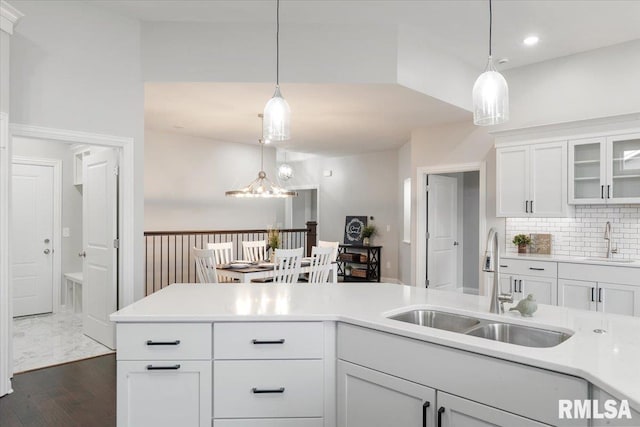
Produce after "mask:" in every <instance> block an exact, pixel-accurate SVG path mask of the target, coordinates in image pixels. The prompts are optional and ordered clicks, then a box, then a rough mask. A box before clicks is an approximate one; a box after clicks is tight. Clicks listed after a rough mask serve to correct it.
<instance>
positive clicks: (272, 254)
mask: <svg viewBox="0 0 640 427" xmlns="http://www.w3.org/2000/svg"><path fill="white" fill-rule="evenodd" d="M275 261H276V250H275V249H273V250H272V251H271V253H270V254H269V262H275Z"/></svg>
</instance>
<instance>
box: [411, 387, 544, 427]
mask: <svg viewBox="0 0 640 427" xmlns="http://www.w3.org/2000/svg"><path fill="white" fill-rule="evenodd" d="M437 403H438V409H437V411H436V413H437V418H438V420H437V423H436V424H433V425H437V426H438V427H495V426H500V427H513V426H518V427H542V426H548V424H542V423H539V422H537V421H533V420H530V419H528V418H524V417H520V416H518V415H514V414H511V413H509V412H506V411H501V410H500V409H496V408H492V407H490V406H487V405H482V404H480V403H477V402H473V401H471V400H467V399H463V398H461V397H457V396H454V395H452V394H448V393H443V392H441V391H439V392H438V393H437ZM416 425H417V424H416Z"/></svg>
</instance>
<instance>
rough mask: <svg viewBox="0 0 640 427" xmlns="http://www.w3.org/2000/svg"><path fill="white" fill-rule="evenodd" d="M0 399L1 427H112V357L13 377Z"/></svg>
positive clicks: (111, 355) (113, 374) (114, 369)
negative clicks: (9, 391)
mask: <svg viewBox="0 0 640 427" xmlns="http://www.w3.org/2000/svg"><path fill="white" fill-rule="evenodd" d="M12 384H13V390H14V391H13V393H12V394H9V395H7V396H4V397H1V398H0V426H2V427H27V426H29V427H35V426H37V427H41V426H51V427H53V426H61V427H62V426H64V427H75V426H78V427H103V426H104V427H107V426H108V427H113V426H115V425H116V358H115V354H108V355H106V356H99V357H95V358H93V359H87V360H81V361H79V362H72V363H68V364H65V365H60V366H54V367H52V368H44V369H39V370H36V371H31V372H25V373H22V374H17V375H16V376H14V377H13V382H12Z"/></svg>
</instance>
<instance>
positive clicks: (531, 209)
mask: <svg viewBox="0 0 640 427" xmlns="http://www.w3.org/2000/svg"><path fill="white" fill-rule="evenodd" d="M529 203H531V207H530V208H529V210H530V211H531V212H529V213H533V200H531V201H530V202H529Z"/></svg>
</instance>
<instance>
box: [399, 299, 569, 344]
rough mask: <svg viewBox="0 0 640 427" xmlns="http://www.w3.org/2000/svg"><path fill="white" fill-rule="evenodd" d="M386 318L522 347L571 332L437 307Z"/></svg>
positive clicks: (557, 340)
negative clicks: (501, 320) (462, 313)
mask: <svg viewBox="0 0 640 427" xmlns="http://www.w3.org/2000/svg"><path fill="white" fill-rule="evenodd" d="M389 319H392V320H399V321H401V322H406V323H412V324H414V325H420V326H426V327H429V328H436V329H442V330H445V331H451V332H457V333H460V334H464V335H469V336H473V337H479V338H485V339H489V340H493V341H500V342H505V343H509V344H515V345H521V346H525V347H537V348H545V347H555V346H557V345H558V344H560V343H562V342H564V341H566V340H568V339H569V338H571V334H568V333H564V332H557V331H551V330H548V329H540V328H532V327H529V326H522V325H515V324H513V323H504V322H498V321H494V320H487V319H478V318H475V317H471V316H463V315H461V314H453V313H447V312H444V311H437V310H426V309H424V310H423V309H420V310H411V311H406V312H404V313H399V314H395V315H393V316H389Z"/></svg>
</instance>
